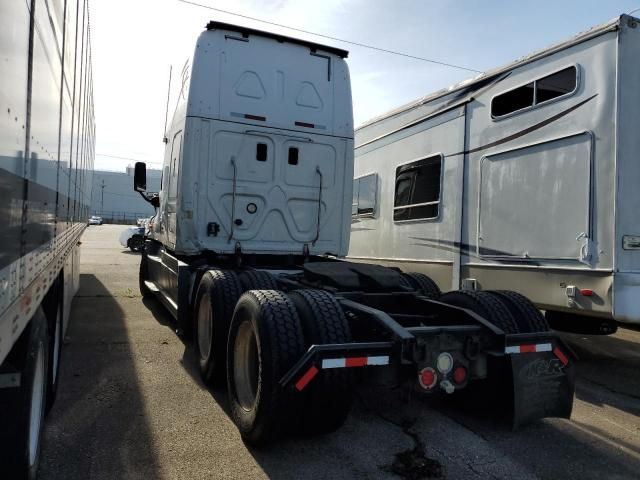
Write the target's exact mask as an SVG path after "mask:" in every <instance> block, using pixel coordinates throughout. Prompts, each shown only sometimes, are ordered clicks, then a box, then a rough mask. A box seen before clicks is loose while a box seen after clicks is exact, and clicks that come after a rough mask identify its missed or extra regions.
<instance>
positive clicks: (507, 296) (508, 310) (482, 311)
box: [440, 290, 550, 334]
mask: <svg viewBox="0 0 640 480" xmlns="http://www.w3.org/2000/svg"><path fill="white" fill-rule="evenodd" d="M440 301H441V302H443V303H446V304H449V305H454V306H457V307H462V308H466V309H468V310H471V311H472V312H474V313H477V314H478V315H480V316H481V317H483V318H485V319H486V320H488V321H489V322H490V323H492V324H493V325H495V326H496V327H498V328H499V329H500V330H502V331H503V332H504V333H507V334H510V333H535V332H547V331H549V329H550V328H549V324H548V323H547V321H546V320H545V318H544V316H543V315H542V313H541V312H540V310H538V309H537V307H536V306H535V305H534V304H533V303H532V302H531V301H530V300H529V299H528V298H526V297H525V296H524V295H521V294H519V293H516V292H511V291H508V290H496V291H493V290H487V291H469V290H458V291H453V292H448V293H445V294H443V295H442V296H441V297H440Z"/></svg>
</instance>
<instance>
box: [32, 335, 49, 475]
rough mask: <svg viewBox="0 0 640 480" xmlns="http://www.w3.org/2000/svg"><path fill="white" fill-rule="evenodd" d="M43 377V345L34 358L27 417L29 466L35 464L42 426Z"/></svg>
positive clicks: (39, 347)
mask: <svg viewBox="0 0 640 480" xmlns="http://www.w3.org/2000/svg"><path fill="white" fill-rule="evenodd" d="M44 375H45V359H44V344H43V343H42V342H40V344H39V345H38V353H37V356H36V366H35V372H34V375H33V386H32V389H31V412H30V415H29V466H30V467H32V466H34V465H35V464H36V460H37V458H38V447H39V443H40V428H41V425H42V417H43V414H44V412H43V407H44Z"/></svg>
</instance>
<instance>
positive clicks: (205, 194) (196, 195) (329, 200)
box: [134, 22, 574, 445]
mask: <svg viewBox="0 0 640 480" xmlns="http://www.w3.org/2000/svg"><path fill="white" fill-rule="evenodd" d="M346 57H347V52H345V51H343V50H339V49H336V48H332V47H327V46H322V45H318V44H315V43H311V42H307V41H304V40H298V39H294V38H289V37H284V36H281V35H276V34H272V33H267V32H262V31H257V30H253V29H250V28H245V27H242V26H235V25H229V24H224V23H219V22H211V23H209V24H208V25H207V28H206V31H204V32H203V33H202V34H201V35H200V37H199V39H198V41H197V44H196V48H195V52H194V55H193V57H192V58H191V60H190V61H189V62H187V64H186V65H185V67H184V69H183V73H182V82H181V86H182V88H181V91H180V94H179V97H178V104H177V106H176V109H175V114H174V117H173V121H172V122H171V123H170V128H169V130H168V132H167V133H166V137H165V142H166V153H165V158H164V166H163V175H162V185H161V190H160V192H159V193H155V192H146V170H145V169H146V167H145V165H144V164H143V163H138V164H136V172H135V178H134V188H135V190H136V191H138V192H140V193H141V194H142V195H143V196H144V197H145V198H146V199H147V200H148V201H150V202H151V203H152V204H153V205H154V206H155V207H156V208H157V215H156V218H155V221H154V223H153V228H152V229H151V231H150V232H149V233H148V234H147V238H146V241H145V248H144V251H143V255H142V259H141V263H140V289H141V292H142V294H143V296H145V297H147V296H156V297H157V298H158V299H159V300H160V301H161V302H162V303H163V304H164V305H165V306H166V308H167V309H168V310H169V312H171V314H172V315H173V317H175V319H176V324H177V330H178V331H179V332H181V334H182V335H185V336H188V337H192V338H193V348H194V350H195V352H196V356H197V359H198V360H197V361H198V364H199V369H200V373H201V375H202V378H203V380H204V381H205V382H206V383H207V384H211V385H220V386H226V387H227V389H228V395H229V402H230V403H229V404H230V410H231V416H232V419H233V421H234V422H235V424H236V425H237V427H238V429H239V430H240V433H241V435H242V438H243V439H244V440H245V441H246V442H247V443H249V444H254V445H259V444H264V443H267V442H270V441H272V440H273V439H275V438H277V437H278V436H281V435H289V434H299V433H304V434H318V433H325V432H330V431H333V430H335V429H337V428H339V427H340V426H341V425H342V423H343V422H344V421H345V418H346V417H347V415H348V413H349V410H350V407H351V403H352V397H353V392H354V381H355V378H356V377H355V376H354V373H355V372H356V370H357V369H360V370H361V371H362V373H363V375H358V378H364V379H365V380H366V381H370V382H378V383H381V384H385V385H390V384H392V385H407V386H408V388H414V389H416V390H418V391H420V392H423V393H424V394H433V393H435V392H441V393H444V394H453V395H460V394H461V393H462V391H464V390H465V389H466V388H467V387H473V386H481V385H485V386H486V385H490V386H491V388H490V390H491V393H490V395H491V397H492V401H493V402H499V401H500V402H502V401H504V402H507V403H508V404H509V405H511V406H512V409H511V410H512V412H513V419H512V420H513V422H514V425H516V426H517V425H521V424H524V423H527V422H530V421H532V420H535V419H538V418H542V417H549V416H559V417H569V415H570V413H571V408H572V404H573V392H574V384H573V373H572V372H573V356H572V355H571V353H570V351H569V350H568V349H567V347H566V346H565V345H564V344H563V343H562V341H561V340H560V339H559V338H557V337H556V336H555V335H554V334H553V333H552V332H550V331H549V329H548V326H547V324H546V322H545V320H544V318H543V317H542V316H541V315H540V312H539V311H538V310H537V309H536V308H535V307H534V306H533V305H532V304H531V303H530V302H529V301H528V300H527V299H526V298H524V297H523V296H521V295H518V294H515V293H511V292H488V291H482V292H472V291H469V292H462V291H455V292H449V293H445V294H442V293H441V292H440V290H438V288H437V286H436V285H435V284H434V282H433V281H431V280H430V279H429V278H428V277H427V276H425V275H421V274H412V273H401V272H400V271H399V270H396V269H393V268H386V267H382V266H379V265H372V264H364V263H352V262H348V261H344V260H343V258H344V256H345V255H346V254H347V250H348V245H349V231H350V223H351V206H352V200H353V199H352V190H353V155H354V148H353V116H352V106H351V91H350V82H349V72H348V69H347V64H346V62H345V58H346ZM482 390H483V389H482V388H477V389H476V388H471V389H469V391H468V393H470V394H472V395H476V393H474V392H476V391H478V392H481V391H482ZM484 390H486V389H484ZM478 394H479V393H478Z"/></svg>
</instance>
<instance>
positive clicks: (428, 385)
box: [418, 367, 438, 390]
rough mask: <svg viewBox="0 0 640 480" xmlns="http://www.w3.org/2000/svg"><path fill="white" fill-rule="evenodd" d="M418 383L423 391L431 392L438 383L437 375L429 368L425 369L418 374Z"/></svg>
mask: <svg viewBox="0 0 640 480" xmlns="http://www.w3.org/2000/svg"><path fill="white" fill-rule="evenodd" d="M418 382H419V383H420V386H421V387H422V388H424V389H425V390H431V389H432V388H433V387H435V386H436V383H437V382H438V374H437V373H436V371H435V370H434V369H433V368H431V367H426V368H423V369H422V370H420V372H419V373H418Z"/></svg>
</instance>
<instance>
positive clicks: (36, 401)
mask: <svg viewBox="0 0 640 480" xmlns="http://www.w3.org/2000/svg"><path fill="white" fill-rule="evenodd" d="M48 351H49V338H48V325H47V319H46V316H45V314H44V312H43V311H42V308H41V307H39V308H38V309H37V310H36V312H35V314H34V316H33V318H32V319H31V320H30V322H29V324H28V325H27V327H26V328H25V330H24V331H23V332H22V335H21V336H20V339H19V340H18V342H17V343H16V344H15V345H14V347H13V349H12V351H11V353H10V354H9V357H7V359H6V360H5V364H10V365H12V366H14V367H16V368H17V369H18V370H19V371H20V386H17V387H9V388H5V389H2V390H1V391H0V416H1V417H2V418H0V420H1V422H0V424H1V425H2V428H0V465H1V466H2V472H3V478H4V477H6V478H21V479H30V480H32V479H35V478H36V475H37V471H38V460H39V457H40V443H41V438H42V426H43V423H44V416H45V409H46V398H47V370H48V368H47V367H48V363H49V352H48Z"/></svg>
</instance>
